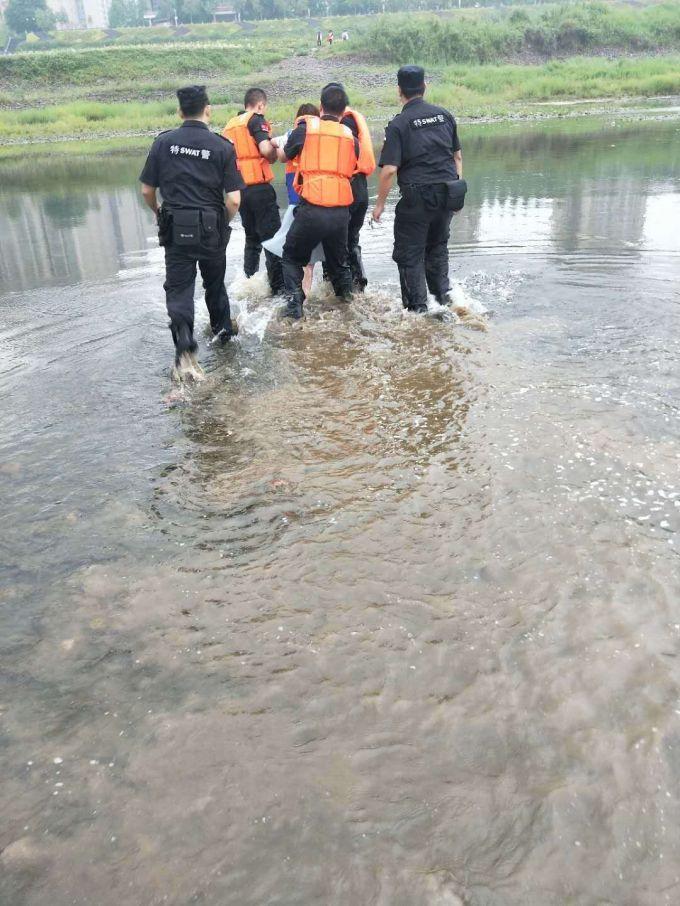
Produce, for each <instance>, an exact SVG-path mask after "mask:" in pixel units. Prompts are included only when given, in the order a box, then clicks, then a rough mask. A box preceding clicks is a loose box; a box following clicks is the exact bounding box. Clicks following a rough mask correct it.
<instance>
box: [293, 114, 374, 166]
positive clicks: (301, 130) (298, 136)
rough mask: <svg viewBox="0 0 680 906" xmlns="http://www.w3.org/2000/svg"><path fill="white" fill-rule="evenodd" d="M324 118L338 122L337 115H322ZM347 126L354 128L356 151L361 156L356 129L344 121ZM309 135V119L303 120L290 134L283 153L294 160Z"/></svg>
mask: <svg viewBox="0 0 680 906" xmlns="http://www.w3.org/2000/svg"><path fill="white" fill-rule="evenodd" d="M321 119H322V120H335V122H336V123H337V121H338V118H337V116H328V115H326V116H322V117H321ZM344 125H345V126H349V128H350V129H351V130H352V135H354V153H355V154H356V156H357V157H358V156H359V140H358V139H357V137H356V135H355V134H354V130H353V129H352V127H351V126H350V124H349V122H346V123H344ZM306 137H307V121H306V120H302V122H301V123H300V124H299V126H296V127H295V129H293V131H292V132H291V133H290V135H289V136H288V141H287V142H286V147H285V148H284V149H283V153H284V154H285V155H286V157H287V158H288V160H293V159H294V158H296V157H297V156H298V155H299V154H300V152H301V151H302V147H303V145H304V143H305V138H306Z"/></svg>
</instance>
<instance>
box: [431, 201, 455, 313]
mask: <svg viewBox="0 0 680 906" xmlns="http://www.w3.org/2000/svg"><path fill="white" fill-rule="evenodd" d="M452 217H453V214H452V212H451V211H447V210H441V209H440V210H438V211H436V212H435V215H434V216H433V218H432V220H431V222H430V226H429V228H428V231H427V243H426V245H425V277H426V279H427V288H428V289H429V290H430V292H431V293H432V295H433V296H434V297H435V298H436V299H437V300H438V301H441V300H442V299H443V298H444V297H445V296H446V294H447V293H448V292H449V290H450V289H451V284H450V282H449V248H448V242H449V234H450V232H451V218H452Z"/></svg>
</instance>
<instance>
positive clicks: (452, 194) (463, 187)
mask: <svg viewBox="0 0 680 906" xmlns="http://www.w3.org/2000/svg"><path fill="white" fill-rule="evenodd" d="M446 191H447V204H446V209H447V211H461V210H462V208H463V205H464V204H465V193H466V192H467V183H466V182H465V180H464V179H455V180H454V181H453V182H447V183H446Z"/></svg>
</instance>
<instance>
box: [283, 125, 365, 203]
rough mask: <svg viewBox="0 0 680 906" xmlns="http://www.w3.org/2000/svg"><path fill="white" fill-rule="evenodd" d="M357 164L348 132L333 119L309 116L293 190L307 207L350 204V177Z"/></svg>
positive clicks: (352, 140) (350, 132) (351, 195)
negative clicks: (306, 202) (311, 205)
mask: <svg viewBox="0 0 680 906" xmlns="http://www.w3.org/2000/svg"><path fill="white" fill-rule="evenodd" d="M356 165H357V156H356V153H355V151H354V136H353V135H352V131H351V129H348V128H347V126H342V125H341V124H340V123H338V122H336V121H335V120H322V119H319V117H316V116H310V117H309V118H308V119H307V134H306V136H305V143H304V145H303V147H302V151H301V152H300V156H299V159H298V171H297V174H296V176H295V188H296V190H297V192H298V193H299V194H300V196H301V197H302V198H304V199H305V201H308V202H309V203H310V204H315V205H320V206H321V207H325V208H334V207H345V206H347V205H350V204H352V201H353V200H354V198H353V194H352V187H351V185H350V178H351V177H352V175H353V174H354V173H355V172H356Z"/></svg>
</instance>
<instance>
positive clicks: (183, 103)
mask: <svg viewBox="0 0 680 906" xmlns="http://www.w3.org/2000/svg"><path fill="white" fill-rule="evenodd" d="M177 100H178V101H179V106H180V108H181V109H182V110H186V111H190V112H191V113H199V112H200V111H201V110H204V109H205V108H206V107H207V106H208V104H209V103H210V101H209V100H208V94H207V92H206V90H205V85H187V86H186V88H180V89H179V90H178V92H177Z"/></svg>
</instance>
